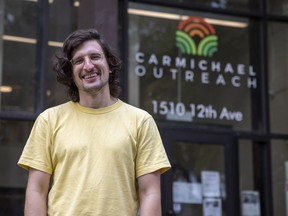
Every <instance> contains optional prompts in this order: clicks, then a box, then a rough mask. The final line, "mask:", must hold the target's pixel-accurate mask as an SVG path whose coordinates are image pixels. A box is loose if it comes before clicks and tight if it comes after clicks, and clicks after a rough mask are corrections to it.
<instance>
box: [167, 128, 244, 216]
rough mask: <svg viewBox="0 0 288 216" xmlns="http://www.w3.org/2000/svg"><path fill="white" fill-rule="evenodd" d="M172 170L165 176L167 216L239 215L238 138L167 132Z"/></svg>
mask: <svg viewBox="0 0 288 216" xmlns="http://www.w3.org/2000/svg"><path fill="white" fill-rule="evenodd" d="M163 141H164V143H165V146H166V150H167V153H168V155H169V159H170V162H171V164H172V169H171V170H170V171H169V172H168V173H166V174H164V175H163V182H162V187H163V188H162V191H163V192H162V197H163V198H162V200H163V215H175V216H188V215H189V216H190V215H193V216H238V215H239V212H240V210H239V203H240V200H239V174H238V169H239V168H238V156H237V155H238V152H237V151H238V148H237V142H236V139H234V138H233V136H232V135H230V134H226V133H225V134H222V133H215V134H214V133H204V132H200V131H191V130H175V129H173V130H164V133H163Z"/></svg>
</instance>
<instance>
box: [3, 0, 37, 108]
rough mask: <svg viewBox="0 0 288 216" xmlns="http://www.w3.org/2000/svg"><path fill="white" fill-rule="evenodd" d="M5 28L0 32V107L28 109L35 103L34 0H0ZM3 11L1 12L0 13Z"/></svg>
mask: <svg viewBox="0 0 288 216" xmlns="http://www.w3.org/2000/svg"><path fill="white" fill-rule="evenodd" d="M1 6H3V7H1V9H0V12H1V10H2V12H3V17H2V16H1V15H0V16H1V17H0V21H1V20H2V19H3V22H1V23H4V29H3V32H0V36H1V37H2V38H3V41H1V43H0V58H1V61H0V111H28V112H33V111H34V107H35V94H36V90H35V84H36V83H35V82H36V75H35V74H36V56H35V53H36V39H35V38H36V32H37V31H36V22H37V10H36V9H37V7H36V6H37V5H36V4H35V2H29V1H17V0H9V1H8V0H7V1H4V2H3V1H1ZM0 14H2V13H0Z"/></svg>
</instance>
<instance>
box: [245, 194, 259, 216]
mask: <svg viewBox="0 0 288 216" xmlns="http://www.w3.org/2000/svg"><path fill="white" fill-rule="evenodd" d="M241 195H242V216H260V203H259V192H258V191H242V194H241Z"/></svg>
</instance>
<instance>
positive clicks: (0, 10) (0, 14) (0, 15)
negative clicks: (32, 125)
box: [0, 0, 4, 111]
mask: <svg viewBox="0 0 288 216" xmlns="http://www.w3.org/2000/svg"><path fill="white" fill-rule="evenodd" d="M1 23H3V24H2V25H1ZM3 35H4V0H0V87H1V85H2V83H3V80H2V79H3V78H2V76H3ZM1 108H2V94H1V92H0V111H1Z"/></svg>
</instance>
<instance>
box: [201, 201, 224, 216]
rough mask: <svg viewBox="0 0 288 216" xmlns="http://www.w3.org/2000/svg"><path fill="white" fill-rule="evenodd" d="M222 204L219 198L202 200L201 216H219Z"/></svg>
mask: <svg viewBox="0 0 288 216" xmlns="http://www.w3.org/2000/svg"><path fill="white" fill-rule="evenodd" d="M221 209H222V203H221V199H220V198H210V197H209V198H205V199H204V200H203V216H221V215H222V213H221Z"/></svg>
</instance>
